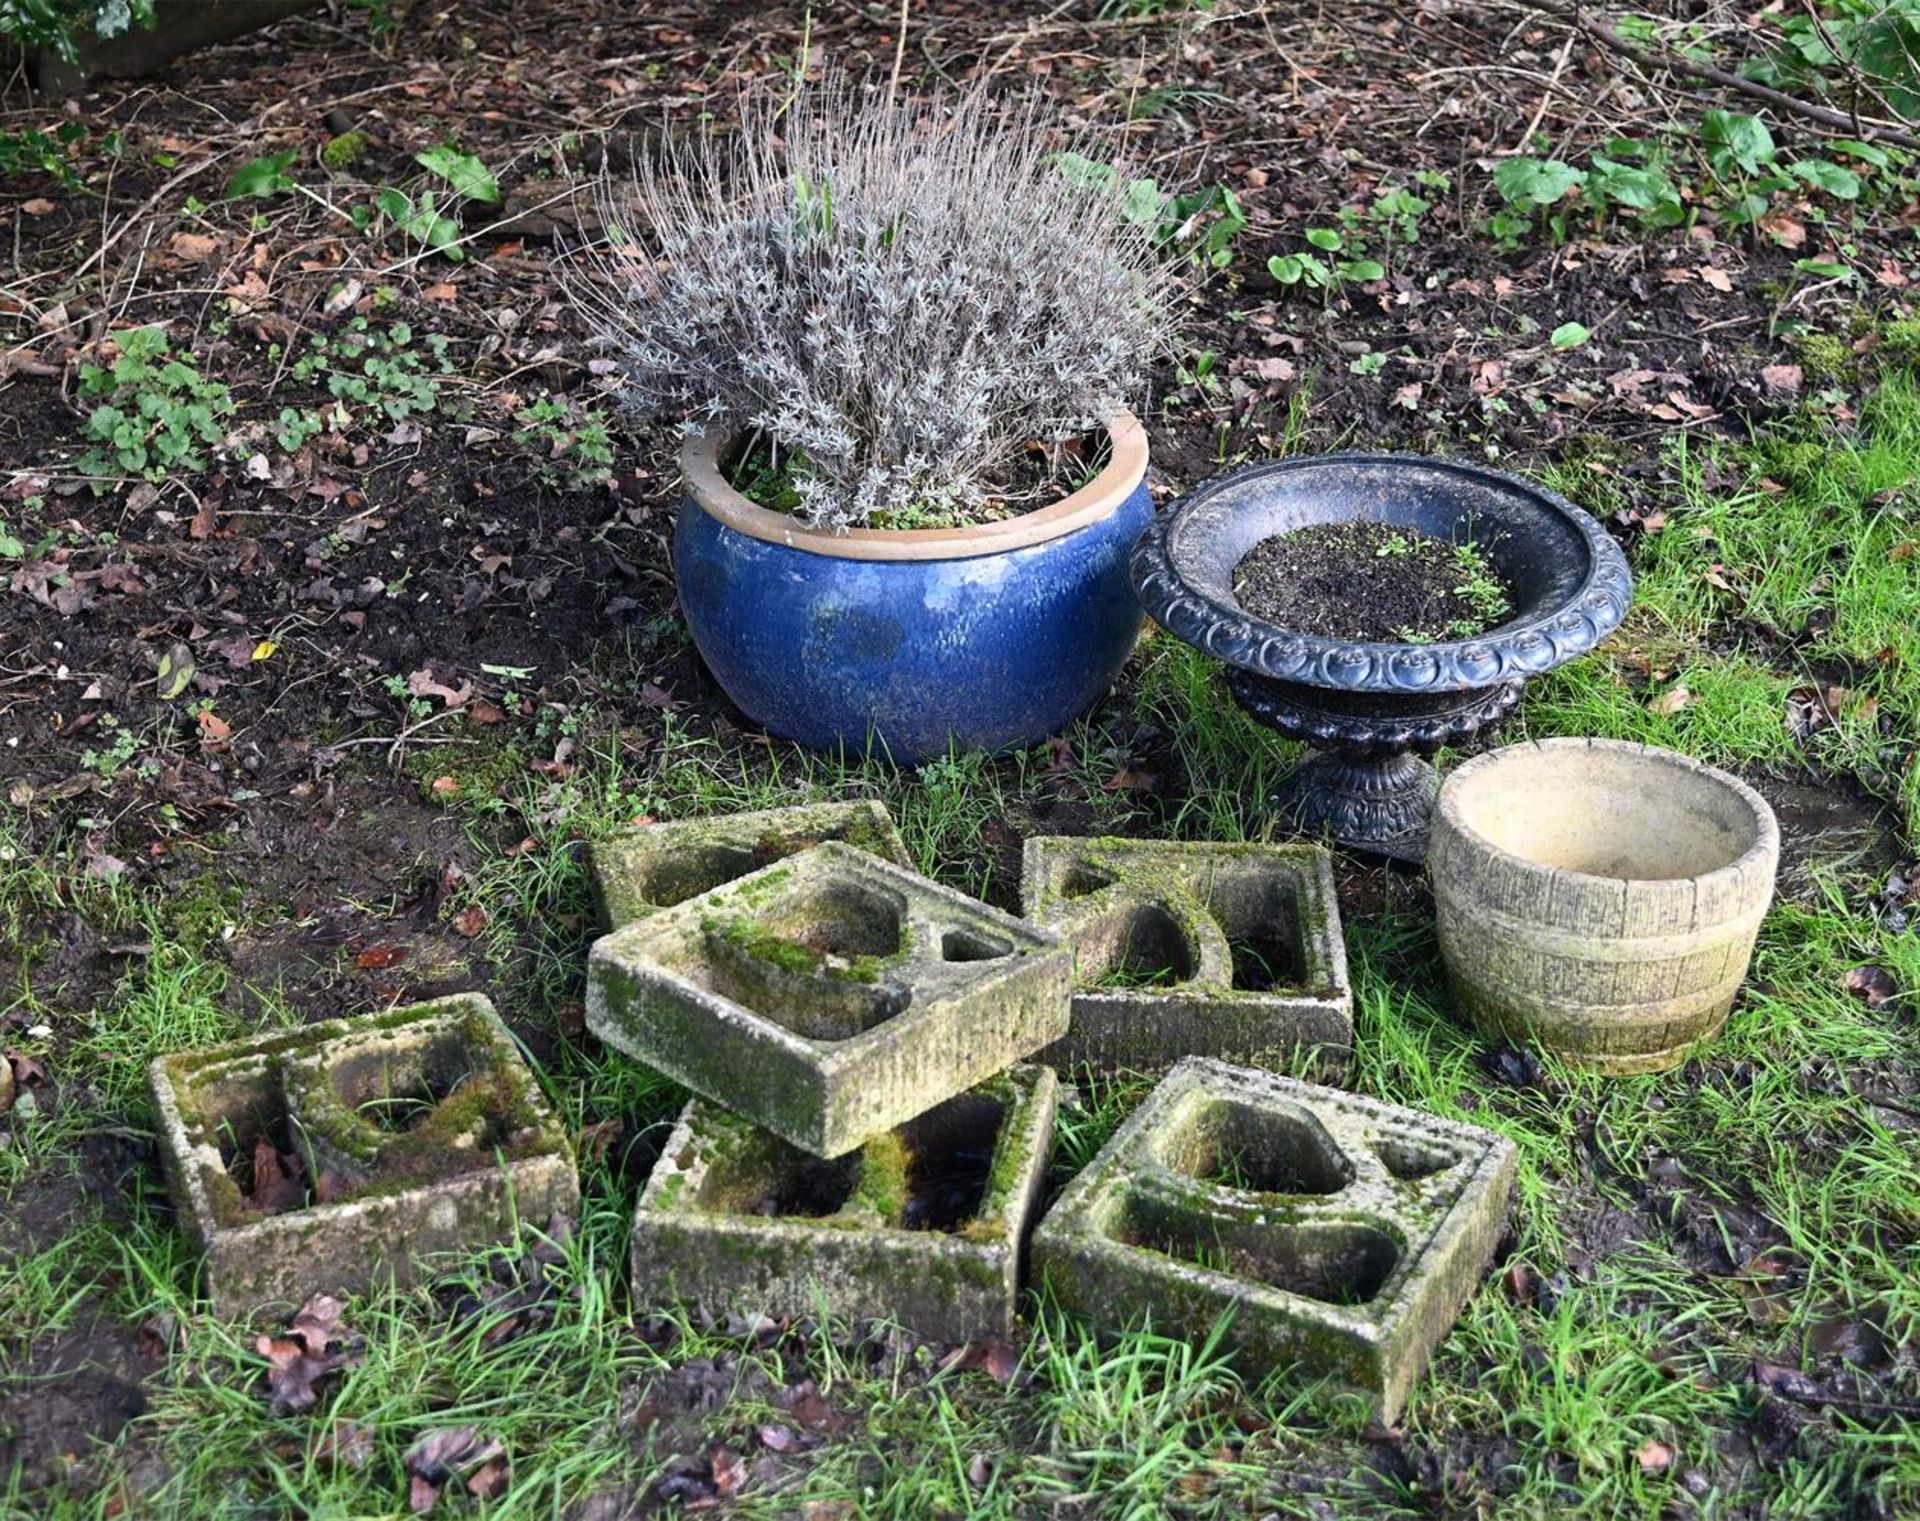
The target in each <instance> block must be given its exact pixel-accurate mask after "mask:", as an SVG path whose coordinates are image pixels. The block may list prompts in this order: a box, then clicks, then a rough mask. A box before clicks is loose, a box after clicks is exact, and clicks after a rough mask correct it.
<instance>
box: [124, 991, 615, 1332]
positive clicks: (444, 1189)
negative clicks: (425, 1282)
mask: <svg viewBox="0 0 1920 1521" xmlns="http://www.w3.org/2000/svg"><path fill="white" fill-rule="evenodd" d="M150 1078H151V1082H152V1086H153V1096H154V1103H155V1106H156V1108H157V1110H158V1113H159V1132H160V1152H161V1161H162V1163H163V1165H164V1167H165V1170H166V1175H167V1183H168V1187H169V1190H170V1192H171V1194H172V1196H173V1202H174V1209H175V1211H176V1213H177V1214H178V1216H179V1218H180V1221H181V1224H182V1226H183V1227H184V1228H185V1229H186V1231H187V1232H188V1234H189V1235H190V1236H191V1237H192V1239H193V1241H194V1243H195V1244H196V1245H197V1246H198V1247H199V1249H200V1250H201V1251H202V1252H203V1253H204V1254H205V1257H206V1288H207V1293H208V1296H209V1297H210V1298H211V1300H212V1301H213V1307H214V1310H215V1312H216V1313H218V1314H220V1315H226V1316H240V1315H246V1314H249V1313H251V1312H253V1311H255V1310H259V1309H263V1308H265V1307H267V1306H270V1305H279V1306H286V1305H293V1306H297V1305H300V1304H303V1303H304V1302H305V1301H306V1300H307V1298H308V1297H309V1296H311V1295H313V1294H319V1293H328V1294H350V1293H357V1292H359V1291H361V1290H363V1289H367V1288H369V1287H372V1286H373V1285H375V1284H377V1283H381V1282H384V1281H386V1280H388V1279H391V1280H393V1281H394V1282H396V1283H400V1284H405V1283H408V1282H411V1281H412V1280H413V1279H414V1277H415V1276H416V1274H417V1273H418V1272H419V1270H420V1263H421V1259H422V1258H424V1257H428V1256H431V1255H432V1254H434V1253H438V1252H464V1251H473V1250H476V1249H478V1248H481V1247H486V1246H489V1245H492V1244H493V1243H495V1242H498V1241H501V1240H504V1239H506V1238H507V1237H508V1236H510V1235H511V1233H512V1232H513V1230H514V1228H515V1225H516V1222H517V1221H519V1220H522V1219H525V1220H532V1221H535V1222H537V1223H541V1224H544V1223H545V1222H546V1220H547V1218H548V1217H549V1216H550V1215H552V1214H554V1213H556V1212H558V1213H565V1214H572V1213H575V1212H576V1211H577V1210H578V1207H579V1202H580V1192H579V1184H578V1181H577V1179H576V1177H575V1174H574V1165H573V1152H572V1148H571V1146H570V1145H569V1143H568V1140H567V1135H566V1132H565V1131H564V1130H563V1129H562V1128H561V1126H560V1124H559V1122H558V1120H557V1119H556V1118H555V1117H554V1115H553V1112H552V1111H551V1110H550V1109H549V1108H548V1107H547V1104H546V1101H545V1099H543V1098H542V1097H541V1094H540V1090H539V1087H538V1085H537V1084H536V1083H535V1081H534V1077H533V1073H532V1072H531V1071H530V1070H529V1069H528V1067H527V1064H526V1062H525V1061H524V1060H523V1059H522V1058H521V1055H520V1052H519V1049H518V1048H517V1047H516V1046H515V1045H514V1042H513V1037H512V1036H511V1035H509V1034H508V1033H507V1029H506V1027H505V1026H504V1025H503V1024H502V1023H501V1022H500V1018H499V1016H498V1015H497V1014H496V1013H495V1012H494V1009H493V1005H492V1004H491V1003H489V1002H488V1001H487V1000H486V999H485V998H482V997H480V996H478V995H477V994H462V995H459V996H457V997H453V998H445V999H440V1000H437V1001H435V1002H433V1003H424V1004H415V1005H413V1006H411V1007H408V1008H402V1009H394V1010H390V1011H389V1012H387V1013H384V1014H373V1015H367V1016H364V1017H361V1018H356V1019H339V1020H331V1021H328V1022H326V1023H323V1024H314V1025H307V1026H305V1027H304V1028H302V1029H299V1030H292V1031H286V1032H283V1033H280V1034H274V1035H266V1036H260V1037H256V1038H254V1039H249V1040H243V1041H236V1042H234V1043H232V1044H230V1045H224V1046H215V1047H211V1048H208V1049H204V1050H198V1051H178V1052H175V1053H173V1054H172V1055H169V1056H163V1057H160V1058H158V1059H157V1060H156V1061H155V1062H154V1063H153V1066H152V1068H151V1069H150ZM262 1140H265V1141H267V1142H269V1143H270V1144H271V1145H272V1147H273V1149H274V1151H275V1152H276V1153H279V1154H281V1155H283V1156H284V1155H288V1154H295V1155H298V1156H299V1157H300V1158H301V1161H302V1165H303V1166H304V1169H305V1177H304V1181H303V1184H302V1186H300V1187H299V1188H298V1189H297V1190H296V1193H297V1198H296V1199H295V1200H294V1201H293V1202H290V1203H289V1202H288V1201H286V1200H281V1201H278V1203H279V1206H280V1207H277V1208H263V1207H261V1206H262V1203H263V1194H265V1193H266V1192H267V1191H266V1190H261V1189H259V1188H258V1187H257V1180H256V1179H255V1178H254V1176H253V1165H254V1158H255V1155H256V1147H257V1146H258V1143H259V1142H261V1141H262Z"/></svg>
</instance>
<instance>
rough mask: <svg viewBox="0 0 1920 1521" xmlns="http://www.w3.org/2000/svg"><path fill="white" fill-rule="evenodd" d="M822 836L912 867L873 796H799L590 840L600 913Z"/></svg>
mask: <svg viewBox="0 0 1920 1521" xmlns="http://www.w3.org/2000/svg"><path fill="white" fill-rule="evenodd" d="M827 840H843V841H845V842H846V843H847V844H849V845H856V846H858V847H859V848H860V849H862V850H865V851H868V852H870V853H872V854H873V855H876V856H881V857H884V858H885V859H886V860H889V861H892V862H893V863H894V864H895V865H897V866H904V867H906V868H907V869H908V870H909V871H911V870H912V869H913V858H912V857H911V856H909V855H908V854H907V846H906V842H905V841H904V840H902V839H901V838H900V831H899V830H898V829H896V828H894V826H893V820H892V818H891V817H889V816H888V814H887V810H886V808H885V807H884V806H883V805H881V804H879V803H876V802H871V801H869V802H860V803H803V804H801V805H800V806H799V807H796V808H763V809H760V810H759V811H757V812H754V813H729V814H723V815H721V816H719V817H717V818H705V819H679V820H676V821H674V822H672V823H668V824H647V825H644V826H643V827H641V828H639V829H630V830H627V831H625V832H624V833H621V834H616V835H614V836H612V837H611V838H609V839H605V840H601V841H599V842H597V843H596V844H595V845H594V846H593V847H592V849H591V852H590V858H591V861H592V864H593V883H594V890H595V892H596V893H597V894H598V895H599V899H600V912H601V917H602V919H603V920H604V922H605V923H606V925H607V927H608V928H609V929H620V928H622V927H623V926H625V925H628V924H631V923H632V922H633V921H634V920H636V919H644V918H646V917H647V915H649V914H656V913H658V912H659V911H660V910H661V909H663V908H672V907H674V906H675V905H676V904H680V903H684V902H686V901H687V899H689V898H693V897H697V896H699V894H701V893H704V892H711V891H712V890H713V889H714V888H716V887H722V886H724V885H726V884H727V883H728V882H731V881H733V880H734V879H735V878H737V877H744V876H745V875H746V874H747V873H748V872H750V871H758V870H759V869H760V868H761V867H763V866H771V865H772V864H773V863H774V862H775V861H780V860H784V859H786V857H788V856H790V855H792V854H794V852H795V851H800V850H806V849H808V848H809V847H811V846H814V845H819V844H822V843H823V842H825V841H827Z"/></svg>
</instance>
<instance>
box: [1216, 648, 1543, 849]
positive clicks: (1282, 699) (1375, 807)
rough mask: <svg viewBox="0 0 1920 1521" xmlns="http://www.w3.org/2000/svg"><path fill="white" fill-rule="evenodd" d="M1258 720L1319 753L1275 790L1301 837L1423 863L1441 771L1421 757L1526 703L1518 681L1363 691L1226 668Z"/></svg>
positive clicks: (1239, 698) (1237, 695)
mask: <svg viewBox="0 0 1920 1521" xmlns="http://www.w3.org/2000/svg"><path fill="white" fill-rule="evenodd" d="M1227 684H1228V686H1229V687H1230V688H1231V689H1232V692H1233V696H1234V701H1236V702H1238V703H1239V704H1240V706H1241V707H1242V708H1244V709H1245V710H1246V711H1247V712H1248V713H1249V714H1250V715H1251V716H1252V717H1253V718H1255V719H1256V720H1258V721H1259V722H1260V723H1262V724H1264V725H1265V726H1266V727H1268V728H1269V729H1272V730H1273V731H1274V732H1275V733H1277V734H1282V735H1285V736H1286V737H1287V738H1288V739H1298V740H1304V741H1306V743H1308V744H1309V745H1312V746H1313V747H1314V753H1313V754H1312V755H1310V756H1308V757H1307V759H1306V760H1305V761H1303V762H1302V763H1301V765H1300V769H1299V770H1297V771H1296V772H1294V774H1293V775H1292V776H1291V777H1289V778H1288V779H1287V781H1286V783H1285V785H1283V786H1282V787H1281V789H1280V790H1279V791H1278V792H1277V793H1275V794H1274V797H1273V807H1274V810H1275V811H1276V812H1277V813H1279V814H1280V815H1281V816H1282V817H1283V818H1285V819H1286V820H1287V821H1288V823H1289V824H1291V825H1292V826H1293V827H1294V828H1295V829H1297V830H1299V831H1300V832H1301V833H1302V834H1309V835H1321V836H1325V837H1326V838H1328V839H1331V840H1333V841H1334V843H1336V844H1338V845H1341V846H1344V847H1345V848H1346V849H1348V850H1355V851H1360V852H1363V853H1365V854H1367V855H1375V856H1383V857H1385V858H1387V859H1388V860H1393V861H1405V862H1408V863H1410V864H1412V865H1416V866H1417V865H1419V864H1420V862H1422V861H1424V860H1425V859H1426V854H1427V829H1428V825H1429V823H1430V822H1431V820H1432V817H1433V801H1434V798H1435V797H1437V796H1438V795H1439V792H1440V774H1439V772H1437V771H1435V770H1434V768H1433V765H1432V763H1431V762H1430V761H1428V760H1426V759H1425V758H1424V757H1426V756H1430V755H1432V754H1434V753H1435V752H1436V751H1438V750H1439V749H1441V748H1442V747H1443V746H1445V745H1453V744H1459V743H1462V742H1463V741H1465V740H1467V739H1470V738H1472V737H1473V736H1474V735H1476V734H1479V733H1481V732H1483V731H1485V730H1488V729H1492V728H1495V727H1497V726H1498V725H1499V724H1501V723H1503V722H1504V721H1505V720H1506V718H1507V716H1508V715H1509V714H1511V713H1512V712H1513V710H1514V708H1515V706H1516V705H1518V703H1519V701H1520V693H1521V689H1522V686H1523V683H1522V682H1519V681H1507V682H1502V683H1500V684H1499V685H1498V686H1491V687H1479V688H1475V689H1473V690H1470V691H1465V692H1412V693H1392V694H1383V693H1356V692H1336V691H1326V690H1322V689H1319V688H1314V687H1303V686H1295V685H1293V684H1291V683H1289V682H1284V681H1274V680H1271V679H1269V678H1266V677H1262V676H1255V675H1253V674H1251V673H1250V672H1247V671H1242V670H1232V671H1229V672H1228V675H1227Z"/></svg>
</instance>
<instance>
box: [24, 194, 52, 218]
mask: <svg viewBox="0 0 1920 1521" xmlns="http://www.w3.org/2000/svg"><path fill="white" fill-rule="evenodd" d="M20 209H21V210H22V211H24V212H25V213H26V214H27V215H28V216H30V217H43V216H45V215H47V213H48V212H50V211H52V210H53V202H52V201H50V200H48V199H47V198H46V197H45V196H44V195H36V196H35V197H34V198H33V199H32V200H30V201H22V202H21V203H20Z"/></svg>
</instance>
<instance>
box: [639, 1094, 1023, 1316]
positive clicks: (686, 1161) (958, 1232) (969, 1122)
mask: <svg viewBox="0 0 1920 1521" xmlns="http://www.w3.org/2000/svg"><path fill="white" fill-rule="evenodd" d="M1055 1083H1056V1080H1055V1078H1054V1075H1053V1073H1052V1072H1050V1071H1048V1070H1047V1069H1046V1068H1044V1067H1025V1066H1022V1067H1013V1068H1010V1069H1009V1070H1008V1071H1007V1072H1005V1073H1003V1074H1001V1075H1000V1076H998V1077H994V1078H990V1079H989V1080H988V1081H987V1082H985V1083H982V1084H980V1085H979V1086H978V1087H975V1088H971V1089H969V1090H967V1092H965V1093H962V1094H959V1095H957V1096H955V1097H954V1098H951V1099H948V1100H947V1101H946V1102H945V1103H942V1104H938V1105H936V1106H935V1107H934V1108H932V1109H930V1110H928V1111H927V1113H925V1114H923V1115H920V1116H918V1117H917V1118H915V1119H913V1120H910V1121H908V1122H907V1124H905V1125H903V1126H901V1127H899V1128H898V1129H896V1130H892V1131H888V1132H886V1133H885V1134H883V1135H880V1136H877V1137H875V1138H873V1139H872V1140H870V1141H868V1142H867V1143H866V1145H864V1146H862V1147H860V1148H859V1149H858V1150H856V1151H853V1152H850V1153H849V1154H847V1155H846V1156H845V1157H843V1158H840V1159H838V1160H836V1161H823V1160H821V1159H820V1158H818V1157H814V1156H810V1155H809V1154H807V1153H806V1152H803V1151H800V1150H798V1149H797V1148H795V1147H793V1146H790V1145H788V1144H787V1143H786V1142H784V1141H782V1140H780V1139H779V1138H778V1137H776V1136H774V1135H771V1134H769V1133H768V1132H766V1131H764V1130H759V1129H757V1128H755V1127H754V1126H752V1125H749V1124H748V1123H747V1122H746V1121H745V1120H742V1119H740V1118H739V1117H738V1116H736V1115H732V1114H729V1113H727V1112H726V1111H725V1110H723V1109H721V1108H720V1107H719V1106H718V1105H715V1104H711V1103H708V1102H706V1101H705V1100H701V1099H695V1100H693V1101H692V1102H691V1103H689V1104H688V1105H687V1108H686V1110H685V1112H684V1113H683V1114H682V1115H681V1116H680V1122H679V1124H678V1125H677V1126H675V1128H674V1131H673V1134H672V1135H671V1136H670V1137H669V1138H668V1140H667V1144H666V1147H665V1149H664V1150H663V1151H662V1152H661V1155H660V1160H659V1162H658V1163H657V1164H656V1165H655V1167H654V1170H653V1174H652V1176H651V1177H650V1178H649V1179H648V1181H647V1186H646V1189H645V1190H644V1191H643V1193H642V1194H641V1196H640V1203H639V1205H638V1207H637V1208H636V1210H635V1212H634V1221H633V1299H634V1303H635V1304H638V1305H660V1304H663V1303H665V1302H666V1301H668V1300H674V1299H677V1300H681V1301H684V1302H688V1303H693V1304H698V1305H701V1306H703V1307H705V1308H707V1309H708V1310H710V1311H712V1312H714V1313H716V1314H719V1313H727V1312H730V1311H731V1312H738V1313H742V1314H760V1315H769V1316H775V1317H779V1318H800V1317H805V1316H812V1315H818V1314H825V1315H830V1316H833V1317H835V1318H837V1319H840V1320H843V1321H850V1322H860V1321H866V1320H886V1321H893V1322H897V1323H898V1324H901V1325H903V1326H906V1327H907V1328H908V1329H910V1330H912V1331H913V1332H914V1333H915V1334H917V1335H919V1336H923V1337H926V1338H929V1339H931V1340H935V1341H953V1342H961V1341H968V1340H971V1339H973V1338H975V1337H984V1336H1001V1337H1005V1336H1011V1335H1012V1334H1013V1331H1014V1321H1015V1296H1016V1295H1017V1293H1018V1290H1019V1285H1020V1266H1021V1253H1022V1249H1023V1247H1024V1244H1025V1240H1026V1233H1027V1229H1028V1226H1029V1224H1030V1219H1031V1214H1032V1211H1033V1207H1034V1204H1035V1201H1036V1200H1037V1198H1038V1196H1039V1193H1040V1189H1041V1185H1042V1183H1043V1182H1044V1179H1045V1175H1046V1166H1047V1152H1048V1148H1049V1144H1050V1142H1051V1139H1052V1133H1053V1113H1054V1101H1055Z"/></svg>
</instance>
